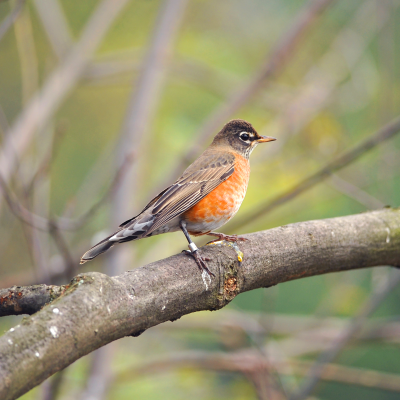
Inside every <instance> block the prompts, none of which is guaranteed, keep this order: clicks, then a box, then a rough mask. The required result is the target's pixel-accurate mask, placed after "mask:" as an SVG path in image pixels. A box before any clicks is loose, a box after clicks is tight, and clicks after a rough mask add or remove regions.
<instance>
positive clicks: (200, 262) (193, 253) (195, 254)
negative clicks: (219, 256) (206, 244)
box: [182, 250, 215, 278]
mask: <svg viewBox="0 0 400 400" xmlns="http://www.w3.org/2000/svg"><path fill="white" fill-rule="evenodd" d="M182 253H186V254H187V255H191V256H192V257H193V258H194V260H195V261H196V264H197V266H198V267H199V268H200V271H206V272H207V274H208V275H209V276H212V277H214V278H215V275H214V274H213V273H212V272H211V271H210V270H209V269H208V267H207V264H206V263H205V261H211V258H208V257H202V256H201V255H200V254H199V253H198V250H196V251H190V250H182Z"/></svg>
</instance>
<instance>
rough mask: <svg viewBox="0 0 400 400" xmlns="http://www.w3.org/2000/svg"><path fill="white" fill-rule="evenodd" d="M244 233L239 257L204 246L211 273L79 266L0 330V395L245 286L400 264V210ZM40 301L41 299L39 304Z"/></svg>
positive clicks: (176, 267) (213, 305) (186, 266)
mask: <svg viewBox="0 0 400 400" xmlns="http://www.w3.org/2000/svg"><path fill="white" fill-rule="evenodd" d="M247 238H248V239H249V241H247V242H244V243H241V245H240V247H241V250H242V251H243V253H244V261H243V262H242V263H241V265H239V262H238V255H237V253H236V251H235V250H234V249H233V248H232V247H231V246H229V245H227V243H225V242H223V243H220V244H214V245H210V246H205V247H203V248H202V249H201V251H202V253H203V254H204V255H205V256H207V257H210V258H212V260H211V261H209V263H208V266H209V268H210V270H211V271H213V272H214V273H215V276H216V278H215V279H209V278H208V275H204V274H203V275H201V274H200V272H199V271H198V267H197V265H196V263H195V262H194V261H193V259H192V258H191V257H190V256H187V255H184V254H180V255H176V256H173V257H170V258H167V259H165V260H161V261H158V262H155V263H152V264H149V265H147V266H145V267H142V268H137V269H135V270H133V271H128V272H126V273H124V274H122V275H120V276H116V277H112V278H111V277H108V276H106V275H103V274H100V273H88V274H81V275H78V276H77V277H76V278H74V279H73V280H72V282H71V284H70V285H68V287H67V289H66V290H65V291H64V292H63V293H62V295H61V296H60V297H58V299H56V300H54V301H53V302H52V303H51V304H50V305H49V306H47V307H44V308H43V309H42V310H41V311H40V312H38V313H36V314H35V315H33V316H32V317H30V318H29V319H27V320H26V321H24V322H23V323H22V324H21V325H18V326H17V327H15V328H14V330H13V331H12V332H10V331H9V332H7V333H6V334H5V335H4V336H3V337H1V338H0V354H2V359H1V361H0V375H1V376H2V377H4V378H3V379H2V380H0V397H1V398H3V399H4V400H9V399H15V398H16V397H17V396H20V395H22V394H23V393H25V392H26V391H27V390H29V389H31V388H32V387H34V386H35V385H37V384H39V383H40V382H42V381H43V380H44V379H46V378H47V377H48V376H50V375H52V374H53V373H55V372H56V371H59V370H60V369H63V368H65V367H66V366H68V365H69V364H71V363H72V362H74V361H75V360H77V359H78V358H80V357H82V356H83V355H85V354H88V353H90V352H91V351H93V350H95V349H97V348H99V347H101V346H104V345H105V344H107V343H110V342H111V341H114V340H116V339H118V338H121V337H124V336H128V335H131V336H138V335H140V334H141V333H143V332H144V331H145V330H146V329H148V328H150V327H152V326H155V325H158V324H160V323H162V322H165V321H168V320H175V319H177V318H180V317H181V316H182V315H185V314H189V313H192V312H196V311H200V310H216V309H219V308H222V307H224V306H225V305H226V304H228V303H229V302H230V301H231V300H232V299H233V298H234V297H235V296H236V295H238V294H239V293H242V292H245V291H249V290H253V289H256V288H260V287H269V286H272V285H276V284H278V283H282V282H286V281H289V280H294V279H299V278H304V277H307V276H313V275H319V274H324V273H329V272H335V271H345V270H350V269H357V268H365V267H371V266H379V265H392V266H397V265H400V253H399V251H398V249H399V246H400V210H399V209H384V210H380V211H374V212H369V213H364V214H359V215H352V216H347V217H339V218H332V219H326V220H320V221H308V222H302V223H297V224H292V225H287V226H283V227H279V228H275V229H271V230H268V231H263V232H257V233H253V234H249V235H247ZM397 274H398V275H400V272H397ZM398 275H396V279H400V278H397V276H398ZM392 281H393V279H392ZM24 289H25V290H28V291H29V288H24ZM60 292H61V288H60V289H59V291H58V293H60ZM6 293H7V292H6ZM14 297H15V296H12V298H14ZM45 303H46V300H44V301H41V300H39V301H38V303H36V307H37V308H36V309H37V310H38V309H40V308H41V307H42V306H43V305H45ZM27 311H30V312H32V311H33V310H32V308H30V309H29V310H27ZM20 312H21V311H20ZM83 321H84V323H83ZM60 354H62V357H60V356H59V355H60ZM22 360H23V363H22ZM11 361H12V362H11Z"/></svg>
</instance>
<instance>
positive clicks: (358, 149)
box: [230, 117, 400, 231]
mask: <svg viewBox="0 0 400 400" xmlns="http://www.w3.org/2000/svg"><path fill="white" fill-rule="evenodd" d="M398 133H400V117H397V118H395V119H394V120H392V121H391V122H389V123H388V124H387V125H385V126H384V127H383V128H381V129H379V130H378V131H377V132H376V133H374V134H373V135H371V136H370V137H368V138H367V139H365V140H364V141H362V142H361V143H360V144H358V145H357V146H355V147H354V148H353V149H351V150H349V151H347V152H345V153H344V154H343V155H341V156H339V157H338V158H336V159H335V160H333V161H331V162H330V163H328V164H327V165H326V166H324V167H323V168H321V169H320V170H319V171H317V172H315V173H314V174H313V175H311V176H310V177H308V178H306V179H304V180H303V181H301V182H299V183H298V184H297V185H295V186H293V187H291V188H290V189H289V190H287V191H286V192H284V193H283V194H281V195H278V196H277V197H275V199H273V200H271V201H268V202H267V203H266V204H264V205H261V206H259V207H258V208H257V209H256V210H255V211H251V212H248V213H247V215H246V214H245V215H244V216H243V217H241V218H240V219H238V218H236V220H235V221H234V222H233V224H232V225H231V226H230V229H231V230H232V231H235V230H236V229H238V228H239V227H240V228H242V227H244V226H246V225H248V224H249V223H251V222H253V221H255V220H256V219H259V218H260V217H262V216H264V215H265V214H267V213H269V212H270V211H272V210H273V209H275V208H276V207H278V206H280V205H282V204H284V203H286V202H288V201H290V200H292V199H294V198H295V197H296V196H298V195H299V194H301V193H303V192H305V191H307V190H308V189H310V188H312V187H314V186H315V185H316V184H318V183H319V182H322V181H323V180H325V179H326V178H328V177H329V176H331V175H332V173H334V172H336V171H338V170H340V169H342V168H344V167H346V166H347V165H349V164H351V163H352V162H354V161H355V160H357V159H358V158H359V157H361V156H362V155H364V154H365V153H366V152H368V151H369V150H371V149H373V148H374V147H376V146H377V145H378V144H381V143H383V142H384V141H386V140H388V139H391V138H392V137H393V136H395V135H397V134H398Z"/></svg>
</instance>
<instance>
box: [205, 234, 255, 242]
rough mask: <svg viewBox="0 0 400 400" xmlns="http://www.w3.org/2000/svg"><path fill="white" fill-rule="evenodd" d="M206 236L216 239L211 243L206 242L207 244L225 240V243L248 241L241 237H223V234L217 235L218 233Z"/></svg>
mask: <svg viewBox="0 0 400 400" xmlns="http://www.w3.org/2000/svg"><path fill="white" fill-rule="evenodd" d="M207 235H210V236H216V237H217V239H214V240H211V242H208V243H207V244H210V243H215V242H219V241H221V240H225V241H226V242H244V241H246V240H249V239H247V238H245V237H243V236H238V235H225V234H224V233H219V232H209V233H207Z"/></svg>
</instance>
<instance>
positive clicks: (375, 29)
mask: <svg viewBox="0 0 400 400" xmlns="http://www.w3.org/2000/svg"><path fill="white" fill-rule="evenodd" d="M399 46H400V1H398V0H354V1H341V0H337V1H334V0H314V1H311V2H308V1H303V0H302V1H295V0H270V1H261V0H247V1H245V2H244V1H239V0H220V1H218V2H215V1H211V0H190V1H189V0H165V1H157V0H141V1H138V0H131V1H127V0H85V1H66V0H27V1H25V0H1V1H0V140H1V145H0V174H1V176H0V178H1V179H0V187H1V191H2V194H3V196H2V197H1V199H0V221H1V224H0V285H1V287H9V286H12V285H28V284H34V283H49V284H50V283H53V284H65V283H67V282H68V281H69V279H71V277H72V276H74V275H76V274H78V273H80V272H85V271H102V272H104V273H107V274H109V275H116V274H119V273H121V272H122V271H124V270H128V269H132V268H135V267H138V266H141V265H144V264H146V263H149V262H151V261H154V260H159V259H162V258H164V257H168V256H170V255H172V254H176V253H179V252H180V251H181V250H182V249H184V248H186V246H187V243H186V240H185V238H184V236H183V235H182V234H181V233H179V232H177V233H174V234H168V235H161V236H156V237H153V238H149V239H147V240H142V241H139V242H132V243H128V244H125V245H124V246H120V247H116V248H113V249H112V250H111V251H110V252H109V255H107V256H105V255H104V256H100V257H98V258H96V260H94V261H93V262H90V263H87V264H85V265H84V266H81V267H80V266H79V259H80V256H81V255H82V254H83V253H84V252H85V251H86V250H87V249H88V248H89V247H90V246H91V245H93V244H94V243H95V242H97V241H98V240H100V239H102V238H103V237H104V236H105V235H108V234H110V233H112V232H113V231H114V230H115V228H116V226H118V225H119V224H120V223H121V222H123V221H125V220H127V219H128V218H131V217H132V216H133V215H135V213H138V212H139V211H140V210H141V209H142V208H143V207H144V206H145V204H147V202H148V201H149V200H150V198H151V197H152V196H154V195H155V194H157V193H158V192H159V191H161V190H162V189H163V188H164V187H165V186H167V185H168V184H170V183H172V182H173V181H174V179H175V178H177V177H178V176H179V174H180V173H181V172H182V171H183V170H184V168H185V167H186V166H187V165H188V164H189V163H190V162H191V161H192V160H193V159H195V158H196V157H197V155H198V154H199V153H200V152H201V151H202V150H203V149H204V148H205V147H206V146H207V145H208V144H209V143H210V142H211V139H212V137H213V136H214V135H215V134H216V133H217V132H218V130H219V129H220V128H221V127H222V126H223V125H224V124H225V123H226V122H227V121H228V120H230V119H232V118H242V119H246V120H248V121H250V122H251V123H252V124H253V126H254V127H255V128H256V129H257V131H258V132H259V133H260V134H263V135H269V136H274V137H276V138H277V141H276V142H273V143H269V144H267V145H264V146H260V147H258V148H257V149H256V150H255V151H254V153H253V155H252V160H251V164H252V174H251V179H250V184H249V188H248V191H247V196H246V199H245V201H244V203H243V205H242V207H241V209H240V211H239V213H238V214H237V216H236V217H235V218H234V219H233V220H232V221H231V222H230V224H228V225H226V227H224V229H223V231H224V233H238V234H242V233H246V232H254V231H258V230H264V229H269V228H272V227H275V226H279V225H283V224H288V223H293V222H298V221H305V220H310V219H320V218H329V217H335V216H342V215H348V214H354V213H359V212H363V211H367V210H373V209H378V208H381V207H384V206H385V205H391V206H393V207H395V206H399V204H400V155H399V150H400V137H398V136H400V135H398V136H394V137H393V138H391V139H390V140H388V141H385V142H383V141H380V140H378V141H377V143H376V145H375V146H373V148H372V149H371V150H370V151H369V152H362V154H361V156H360V157H358V158H356V157H354V159H351V160H350V162H349V163H348V165H344V163H340V162H339V164H338V167H337V168H335V171H331V172H332V173H331V174H326V173H323V174H319V172H320V171H321V170H322V169H323V168H324V167H325V166H326V165H327V164H328V163H329V162H331V161H335V160H337V159H338V157H339V155H341V154H343V153H345V152H347V151H349V150H350V149H352V148H353V147H354V146H357V145H359V144H360V143H363V141H365V140H368V139H369V138H371V137H373V136H374V135H375V134H376V132H378V131H379V129H380V128H382V127H383V126H384V125H385V124H387V123H388V122H389V121H391V120H392V119H393V118H395V117H396V116H397V115H398V114H399V110H400V51H399V50H400V48H399ZM364 153H365V154H364ZM313 174H316V175H315V176H316V177H317V179H316V180H315V181H312V182H311V183H310V182H309V183H310V184H309V185H308V186H307V185H306V186H307V188H306V190H303V191H302V192H301V193H300V194H299V195H294V196H292V197H293V198H292V199H291V200H290V201H287V200H288V194H290V193H293V188H295V187H296V185H298V184H299V183H301V182H303V181H304V180H305V179H307V178H308V177H310V176H312V175H313ZM306 182H307V181H306ZM285 194H286V195H285ZM285 196H286V197H285ZM271 202H274V203H272V206H269V205H271ZM255 210H264V211H263V212H261V211H260V213H259V215H258V216H257V218H247V216H249V215H252V213H254V211H255ZM205 241H206V240H203V239H201V238H199V239H198V240H197V244H199V245H200V244H204V243H205ZM391 282H393V280H392V278H391V270H390V268H388V267H384V266H383V267H381V268H374V269H365V270H359V271H350V272H343V273H339V274H331V275H325V276H318V277H313V278H307V279H300V280H296V281H293V282H288V283H285V284H280V285H278V286H276V287H272V288H269V289H259V290H255V291H252V292H249V293H244V294H241V295H240V296H238V297H237V298H236V299H234V300H233V301H232V303H231V304H229V305H228V306H227V307H225V308H224V309H222V310H220V311H218V312H213V313H211V312H202V313H196V314H194V315H189V316H185V317H183V318H182V319H181V320H179V321H176V322H173V323H170V322H168V323H165V324H163V325H162V326H159V327H155V328H152V329H150V330H148V331H146V332H145V333H144V334H143V335H142V336H140V337H139V338H126V339H123V340H119V341H118V342H115V343H111V344H110V345H108V346H106V347H105V348H102V349H100V350H98V351H96V352H95V353H93V354H90V355H88V356H86V357H84V358H82V359H80V360H79V361H77V362H76V363H74V364H73V365H71V366H70V367H68V368H67V369H66V370H65V371H62V372H60V373H58V374H56V375H55V376H54V377H52V378H50V379H49V380H47V381H46V382H44V383H43V384H42V385H41V386H40V387H38V388H35V389H34V390H32V391H31V392H30V393H28V394H26V395H25V396H23V397H22V398H23V399H24V400H28V399H29V400H31V399H47V400H50V399H65V400H67V399H74V400H76V399H99V400H100V399H121V400H123V399H134V398H137V399H161V398H162V399H187V398H189V396H190V398H192V399H230V400H232V399H273V400H274V399H279V400H280V399H296V400H298V399H306V398H310V399H311V398H312V399H332V400H334V399H339V398H340V399H360V398H362V399H368V400H369V399H384V400H390V399H399V398H400V318H399V313H400V301H399V300H400V287H398V286H397V285H396V284H391ZM20 320H21V318H20V317H7V318H2V319H1V320H0V332H1V333H3V332H4V331H6V330H7V329H10V328H11V327H12V326H14V325H16V324H17V323H18V322H19V321H20ZM316 362H317V364H316Z"/></svg>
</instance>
